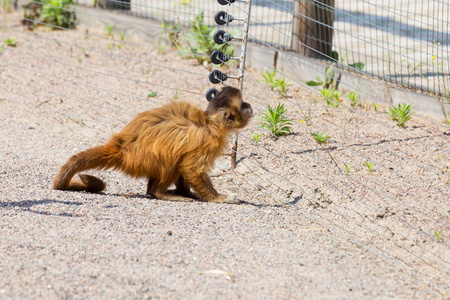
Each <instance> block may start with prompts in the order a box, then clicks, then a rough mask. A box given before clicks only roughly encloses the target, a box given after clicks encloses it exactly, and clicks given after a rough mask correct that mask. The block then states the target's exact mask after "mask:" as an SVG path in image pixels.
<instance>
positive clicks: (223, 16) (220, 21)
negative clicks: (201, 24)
mask: <svg viewBox="0 0 450 300" xmlns="http://www.w3.org/2000/svg"><path fill="white" fill-rule="evenodd" d="M214 20H215V21H216V23H217V25H225V24H228V23H231V22H233V20H234V17H233V16H232V15H230V14H228V13H227V12H225V11H223V10H222V11H219V12H217V13H216V15H215V16H214Z"/></svg>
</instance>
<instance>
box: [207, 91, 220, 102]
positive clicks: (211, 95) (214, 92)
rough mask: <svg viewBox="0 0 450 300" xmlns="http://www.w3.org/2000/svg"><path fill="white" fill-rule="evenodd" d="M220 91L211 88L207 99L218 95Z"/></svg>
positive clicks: (209, 99)
mask: <svg viewBox="0 0 450 300" xmlns="http://www.w3.org/2000/svg"><path fill="white" fill-rule="evenodd" d="M218 92H219V91H218V90H216V89H214V88H213V89H209V90H208V91H207V92H206V100H208V101H211V100H212V99H213V98H214V97H215V96H216V95H217V93H218Z"/></svg>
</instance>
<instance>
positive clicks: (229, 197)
mask: <svg viewBox="0 0 450 300" xmlns="http://www.w3.org/2000/svg"><path fill="white" fill-rule="evenodd" d="M214 202H217V203H229V204H241V201H240V200H239V199H238V198H236V196H235V195H233V194H231V193H230V192H229V191H225V194H223V195H219V196H218V197H217V199H216V200H215V201H214Z"/></svg>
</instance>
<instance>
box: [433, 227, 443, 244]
mask: <svg viewBox="0 0 450 300" xmlns="http://www.w3.org/2000/svg"><path fill="white" fill-rule="evenodd" d="M434 236H435V237H436V240H437V241H438V242H441V241H442V231H438V230H435V231H434Z"/></svg>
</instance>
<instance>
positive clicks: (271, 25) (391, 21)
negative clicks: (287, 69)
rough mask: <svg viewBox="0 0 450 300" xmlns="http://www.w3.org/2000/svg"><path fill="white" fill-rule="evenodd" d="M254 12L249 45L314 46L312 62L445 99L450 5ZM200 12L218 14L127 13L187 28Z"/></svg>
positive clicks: (274, 7)
mask: <svg viewBox="0 0 450 300" xmlns="http://www.w3.org/2000/svg"><path fill="white" fill-rule="evenodd" d="M112 2H114V3H116V4H118V5H119V4H120V5H126V3H124V2H122V1H118V0H114V1H112ZM80 3H84V2H83V1H81V2H80ZM85 4H88V3H85ZM253 10H254V15H255V16H256V18H255V20H254V23H253V25H252V35H253V36H254V38H253V41H254V42H260V43H261V42H264V43H268V44H270V45H272V46H275V47H277V48H282V49H286V50H294V51H300V50H299V49H300V48H303V51H300V52H305V50H306V49H305V47H301V45H300V43H299V41H304V40H310V41H315V42H316V44H317V45H318V46H317V47H316V48H317V50H318V51H314V50H313V49H310V51H306V52H308V54H309V55H310V56H313V57H321V58H328V59H337V61H338V62H341V63H342V64H343V65H354V64H355V63H357V66H358V70H360V71H362V73H366V74H370V75H374V76H376V77H378V78H381V79H383V80H386V81H389V82H393V83H396V84H399V85H402V86H405V87H411V88H417V89H420V90H422V91H425V92H437V93H440V94H443V95H445V94H446V93H448V92H447V90H448V88H447V87H448V85H449V83H448V72H449V57H448V53H449V51H448V50H449V49H448V44H449V21H448V19H449V14H450V6H449V5H448V4H447V3H445V2H444V1H417V0H410V1H382V2H380V1H364V0H348V1H300V0H298V1H294V0H290V1H271V0H259V1H254V4H253ZM174 12H175V13H176V20H175V19H174V18H173V17H174V15H173V13H174ZM200 12H204V13H205V15H206V16H207V18H206V22H207V23H208V24H209V25H212V24H213V21H212V20H213V18H212V16H213V15H214V13H215V12H216V10H215V9H214V3H211V1H208V0H198V1H193V2H192V3H191V1H174V2H172V1H162V0H161V1H143V0H139V1H135V2H134V3H133V2H132V3H131V4H130V7H129V13H131V14H133V15H136V16H140V17H146V18H151V19H155V20H159V21H161V20H165V21H169V22H171V21H172V22H173V21H176V22H179V23H180V24H183V25H185V26H187V25H188V23H189V20H190V18H191V17H192V16H195V15H198V14H199V13H200ZM229 12H230V13H231V14H239V8H237V7H236V6H234V5H233V6H231V7H230V9H229ZM304 26H306V27H308V29H306V30H305V29H304V28H302V27H304ZM302 30H303V32H302ZM320 45H322V46H325V45H328V47H329V48H330V49H332V51H333V55H331V52H329V53H328V54H327V53H325V56H324V55H323V52H322V51H320V50H321V49H320ZM314 49H315V48H314ZM327 56H328V57H327Z"/></svg>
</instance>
